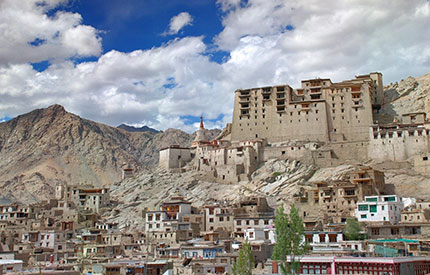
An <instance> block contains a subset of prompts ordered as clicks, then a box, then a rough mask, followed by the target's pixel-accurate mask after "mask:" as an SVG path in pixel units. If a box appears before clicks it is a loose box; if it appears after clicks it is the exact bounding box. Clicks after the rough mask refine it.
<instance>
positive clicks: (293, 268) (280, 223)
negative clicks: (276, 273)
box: [272, 205, 309, 274]
mask: <svg viewBox="0 0 430 275" xmlns="http://www.w3.org/2000/svg"><path fill="white" fill-rule="evenodd" d="M304 231H305V229H304V226H303V221H302V219H301V218H300V216H299V211H298V209H297V208H296V207H295V206H294V205H293V206H292V207H291V209H290V214H289V215H287V214H286V213H284V207H283V206H281V207H280V208H279V209H278V210H277V211H276V217H275V240H276V244H275V247H274V249H273V254H272V259H273V260H276V261H278V262H279V266H280V269H281V272H282V274H296V273H299V271H300V256H301V255H304V254H305V253H306V251H307V250H308V249H309V247H308V245H307V244H306V242H305V241H304V237H303V236H304ZM287 256H290V261H289V262H287Z"/></svg>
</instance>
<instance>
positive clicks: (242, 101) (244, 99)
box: [239, 97, 250, 103]
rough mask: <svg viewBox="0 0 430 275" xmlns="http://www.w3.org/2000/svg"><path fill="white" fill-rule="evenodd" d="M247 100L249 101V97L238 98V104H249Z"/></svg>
mask: <svg viewBox="0 0 430 275" xmlns="http://www.w3.org/2000/svg"><path fill="white" fill-rule="evenodd" d="M249 100H250V98H249V97H245V98H240V99H239V103H248V102H249Z"/></svg>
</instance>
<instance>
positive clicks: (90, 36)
mask: <svg viewBox="0 0 430 275" xmlns="http://www.w3.org/2000/svg"><path fill="white" fill-rule="evenodd" d="M63 2H67V1H61V0H50V1H44V2H42V1H37V0H26V1H15V0H3V1H1V2H0V41H2V42H1V43H0V65H2V64H16V63H27V62H40V61H44V60H54V61H58V60H64V59H67V58H70V57H73V56H93V55H95V56H97V55H99V54H100V53H101V40H100V38H99V37H98V32H97V30H96V29H95V28H93V27H91V26H86V25H82V24H81V22H82V17H81V15H80V14H77V13H70V12H63V11H58V12H56V13H55V14H54V15H53V16H52V17H48V16H47V15H46V13H47V12H48V11H49V10H52V9H53V8H55V7H57V6H58V5H61V4H62V3H63Z"/></svg>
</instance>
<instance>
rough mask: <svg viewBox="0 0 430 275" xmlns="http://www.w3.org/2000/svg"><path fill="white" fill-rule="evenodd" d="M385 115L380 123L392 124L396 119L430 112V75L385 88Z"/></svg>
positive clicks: (392, 84)
mask: <svg viewBox="0 0 430 275" xmlns="http://www.w3.org/2000/svg"><path fill="white" fill-rule="evenodd" d="M384 90H385V104H384V106H383V108H382V112H381V113H383V114H384V115H383V116H381V117H380V118H379V121H380V122H383V123H387V122H392V121H393V119H394V118H395V117H397V118H399V117H401V115H402V114H406V113H413V112H426V113H429V112H430V74H426V75H423V76H420V77H416V78H414V77H411V76H410V77H408V78H407V79H404V80H401V81H400V82H395V83H391V84H390V85H387V86H386V87H385V88H384Z"/></svg>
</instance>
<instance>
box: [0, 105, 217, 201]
mask: <svg viewBox="0 0 430 275" xmlns="http://www.w3.org/2000/svg"><path fill="white" fill-rule="evenodd" d="M208 132H209V135H210V136H215V135H217V134H218V133H219V130H212V131H208ZM193 138H194V135H190V134H187V133H185V132H183V131H180V130H174V129H169V130H167V131H165V132H160V133H156V134H154V133H148V132H128V131H125V130H122V129H118V128H115V127H110V126H107V125H104V124H100V123H96V122H93V121H90V120H86V119H83V118H80V117H79V116H76V115H74V114H71V113H68V112H66V110H65V109H64V108H63V107H62V106H60V105H53V106H50V107H49V108H46V109H38V110H34V111H32V112H30V113H28V114H24V115H21V116H18V117H16V118H14V119H12V120H10V121H8V122H3V123H0V155H1V158H0V190H1V191H2V192H1V193H0V200H1V199H10V200H18V201H26V202H34V201H37V200H40V199H46V198H49V197H51V196H52V195H53V191H54V187H55V184H56V183H57V182H67V183H70V184H79V183H91V184H95V185H111V184H112V183H114V182H116V181H118V180H120V176H121V167H122V166H123V165H124V164H125V163H127V164H130V165H131V166H132V167H135V168H136V169H137V170H138V171H139V170H144V169H145V168H153V167H154V166H156V165H157V163H158V151H159V149H160V148H162V147H165V146H168V145H170V144H173V143H174V144H179V145H183V146H186V145H189V144H190V143H191V142H192V140H193Z"/></svg>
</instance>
